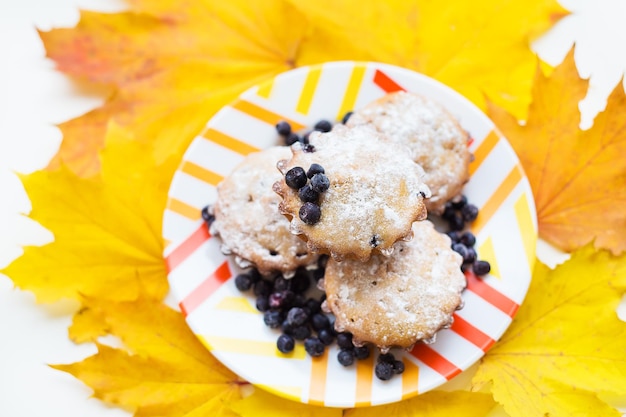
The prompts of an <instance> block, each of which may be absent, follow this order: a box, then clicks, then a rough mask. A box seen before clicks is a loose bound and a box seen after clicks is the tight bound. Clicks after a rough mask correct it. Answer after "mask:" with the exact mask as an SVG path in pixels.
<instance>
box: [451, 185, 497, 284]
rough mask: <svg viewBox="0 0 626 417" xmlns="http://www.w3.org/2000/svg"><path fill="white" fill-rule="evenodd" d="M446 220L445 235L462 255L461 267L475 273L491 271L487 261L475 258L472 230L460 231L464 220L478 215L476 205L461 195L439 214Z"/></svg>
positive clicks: (466, 220) (471, 219)
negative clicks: (470, 269)
mask: <svg viewBox="0 0 626 417" xmlns="http://www.w3.org/2000/svg"><path fill="white" fill-rule="evenodd" d="M441 217H443V218H444V219H445V220H447V221H448V225H449V226H450V231H449V232H447V235H448V236H449V237H450V240H452V250H454V251H455V252H457V253H458V254H459V255H461V256H462V257H463V265H462V266H461V269H462V270H463V271H465V270H467V269H468V268H469V267H471V268H472V270H473V271H474V273H475V274H476V275H479V276H482V275H487V274H488V273H489V271H491V265H489V262H487V261H482V260H477V258H478V255H477V253H476V249H474V244H475V243H476V237H475V236H474V234H473V233H472V232H469V231H468V232H462V230H463V229H464V228H465V224H466V222H468V223H469V222H473V221H474V220H476V217H478V207H476V206H475V205H473V204H470V203H468V202H467V197H465V196H464V195H463V196H461V197H460V198H459V199H458V200H454V201H450V202H448V203H446V207H445V209H444V211H443V214H442V215H441Z"/></svg>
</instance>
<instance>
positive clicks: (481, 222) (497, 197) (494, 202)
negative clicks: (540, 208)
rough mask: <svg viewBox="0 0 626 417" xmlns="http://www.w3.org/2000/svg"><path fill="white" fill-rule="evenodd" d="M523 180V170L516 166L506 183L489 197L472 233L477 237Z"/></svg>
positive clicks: (505, 179)
mask: <svg viewBox="0 0 626 417" xmlns="http://www.w3.org/2000/svg"><path fill="white" fill-rule="evenodd" d="M521 180H522V169H521V168H520V167H519V165H515V166H514V167H513V168H512V169H511V171H510V172H509V173H508V174H507V176H506V178H504V181H502V182H501V183H500V185H499V186H498V188H497V189H496V191H495V192H494V193H493V194H492V195H491V197H489V199H488V200H487V202H486V203H485V204H484V205H483V207H482V208H481V209H480V212H479V213H478V217H477V218H476V220H475V221H474V224H472V232H473V233H474V234H475V235H477V234H478V233H479V232H480V230H481V229H482V228H483V227H484V226H485V224H487V222H488V221H489V220H490V219H491V217H492V216H493V215H494V214H495V213H496V212H497V211H498V209H499V208H500V206H501V205H502V203H503V202H504V200H506V198H507V197H508V196H509V194H511V191H513V189H514V188H515V187H516V186H517V184H518V183H519V182H520V181H521Z"/></svg>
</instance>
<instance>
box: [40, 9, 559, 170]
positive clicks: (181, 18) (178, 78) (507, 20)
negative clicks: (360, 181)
mask: <svg viewBox="0 0 626 417" xmlns="http://www.w3.org/2000/svg"><path fill="white" fill-rule="evenodd" d="M130 5H131V11H129V12H124V13H116V14H99V13H92V12H83V13H82V14H81V20H80V22H79V24H78V25H77V27H76V28H73V29H57V30H53V31H50V32H42V33H41V34H40V36H41V38H42V40H43V42H44V44H45V46H46V50H47V54H48V56H49V57H50V58H52V59H53V60H55V61H56V63H57V67H58V68H59V69H60V70H62V71H64V72H65V73H67V74H70V75H73V76H78V77H83V78H87V79H89V80H91V81H93V82H97V83H101V84H106V85H111V86H113V87H114V94H113V96H112V97H111V99H110V100H109V101H108V102H107V103H106V104H105V105H104V106H103V107H101V108H100V109H96V110H94V111H93V112H90V113H89V114H87V115H85V116H84V117H83V118H79V119H77V120H74V121H71V122H69V123H66V124H63V125H62V126H61V128H62V131H63V133H64V141H63V143H62V145H61V149H60V152H59V154H58V156H57V159H56V160H55V161H54V162H53V164H52V166H53V167H56V166H58V164H59V162H60V161H63V162H65V163H66V164H68V166H69V167H70V169H72V170H73V171H74V172H77V173H80V174H81V175H85V176H89V175H93V174H94V173H96V172H97V171H98V168H99V165H98V160H97V158H96V155H97V150H98V149H99V148H100V147H101V146H102V144H103V138H104V135H105V127H106V123H107V121H108V120H109V119H113V120H114V121H115V122H116V123H118V124H120V125H122V126H125V127H127V128H132V129H133V132H134V133H135V134H136V137H137V138H142V139H145V140H151V141H155V142H159V144H157V152H159V150H160V151H161V155H163V154H164V153H166V152H172V151H176V150H182V149H184V147H185V146H186V145H187V144H188V143H189V141H190V140H191V139H192V138H193V136H194V135H195V134H197V133H199V131H200V130H201V128H202V127H203V125H204V123H205V122H206V120H208V118H209V117H210V116H211V115H212V114H213V113H214V112H215V111H216V110H217V109H218V108H219V107H221V106H222V105H224V104H226V103H228V102H229V101H231V100H232V99H233V98H234V97H235V96H236V95H237V94H238V93H239V92H241V91H243V90H244V89H245V88H247V87H249V86H252V85H254V84H256V83H258V82H259V81H260V80H261V79H264V78H267V77H270V76H273V75H275V74H277V73H280V72H282V71H285V70H287V69H291V68H293V67H295V66H301V65H307V64H315V63H320V62H326V61H333V60H346V59H352V60H371V61H382V62H387V63H391V64H396V65H400V66H405V67H408V68H411V69H416V70H418V71H423V72H425V73H427V74H429V75H432V76H434V77H436V78H439V79H440V80H442V81H444V82H446V83H449V84H450V85H451V86H452V87H455V88H457V89H458V90H459V91H461V92H462V93H464V94H466V95H467V96H468V97H469V98H470V99H472V100H474V101H475V102H477V103H483V98H482V93H483V92H487V93H488V94H490V96H492V97H495V98H497V99H498V100H497V102H498V103H501V104H503V105H506V107H507V108H509V109H512V110H515V113H516V114H518V113H522V111H521V109H526V105H527V103H528V96H529V91H528V88H529V85H530V80H531V78H532V66H533V64H534V57H533V55H532V53H531V51H530V50H529V38H530V37H531V35H533V34H535V33H537V32H540V31H543V30H545V29H546V28H547V27H548V25H549V23H550V22H552V21H554V20H556V18H557V17H558V16H560V15H561V14H562V13H563V10H562V9H561V8H560V7H559V6H558V4H557V3H556V2H555V1H554V0H534V1H531V2H526V3H524V4H515V3H511V2H503V1H501V0H482V1H481V2H480V3H475V2H474V3H465V2H453V3H449V2H448V3H445V4H441V3H435V2H432V1H430V2H429V1H425V0H424V1H421V2H418V3H417V4H416V3H413V2H407V1H398V0H395V1H392V2H379V1H374V0H370V1H368V2H366V4H364V3H363V2H361V1H359V2H357V1H356V0H344V1H341V2H334V3H331V2H329V1H324V2H317V1H313V0H309V1H297V2H296V1H290V0H268V1H263V2H250V1H247V0H233V1H227V2H204V1H200V0H195V1H188V2H185V3H184V5H183V4H181V3H179V2H173V1H145V0H134V1H131V2H130ZM451 27H453V28H454V30H451V29H450V28H451ZM503 56H506V57H507V59H505V60H503V59H501V58H502V57H503ZM86 132H88V133H89V135H84V133H86ZM158 161H160V156H157V162H158Z"/></svg>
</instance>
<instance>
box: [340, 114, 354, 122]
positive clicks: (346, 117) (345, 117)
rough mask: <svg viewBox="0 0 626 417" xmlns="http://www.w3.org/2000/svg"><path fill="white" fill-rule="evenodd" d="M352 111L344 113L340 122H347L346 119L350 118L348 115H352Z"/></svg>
mask: <svg viewBox="0 0 626 417" xmlns="http://www.w3.org/2000/svg"><path fill="white" fill-rule="evenodd" d="M352 113H354V112H351V111H349V112H347V113H346V114H344V115H343V117H342V118H341V123H343V124H344V125H345V124H346V123H347V121H348V119H349V118H350V116H352Z"/></svg>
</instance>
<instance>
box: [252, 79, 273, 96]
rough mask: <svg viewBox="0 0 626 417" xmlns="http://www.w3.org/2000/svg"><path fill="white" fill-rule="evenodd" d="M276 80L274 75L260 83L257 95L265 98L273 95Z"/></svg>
mask: <svg viewBox="0 0 626 417" xmlns="http://www.w3.org/2000/svg"><path fill="white" fill-rule="evenodd" d="M274 80H275V78H274V77H272V79H270V80H268V81H265V82H264V83H262V84H261V85H259V88H258V90H256V95H257V96H259V97H263V98H270V96H271V95H272V89H273V88H274Z"/></svg>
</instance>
